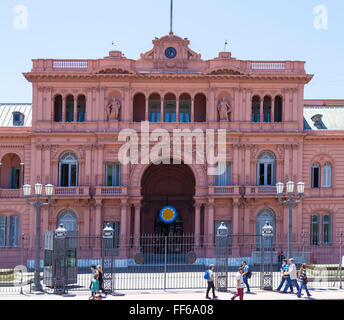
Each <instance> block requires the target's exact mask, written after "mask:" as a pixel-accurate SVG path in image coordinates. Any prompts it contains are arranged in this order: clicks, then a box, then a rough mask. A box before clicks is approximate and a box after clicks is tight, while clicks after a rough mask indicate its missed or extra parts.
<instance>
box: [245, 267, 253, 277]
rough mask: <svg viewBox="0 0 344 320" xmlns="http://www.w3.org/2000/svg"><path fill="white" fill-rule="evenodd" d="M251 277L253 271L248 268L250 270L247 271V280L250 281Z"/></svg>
mask: <svg viewBox="0 0 344 320" xmlns="http://www.w3.org/2000/svg"><path fill="white" fill-rule="evenodd" d="M251 276H252V271H251V268H250V267H248V270H247V273H246V278H247V279H250V278H251Z"/></svg>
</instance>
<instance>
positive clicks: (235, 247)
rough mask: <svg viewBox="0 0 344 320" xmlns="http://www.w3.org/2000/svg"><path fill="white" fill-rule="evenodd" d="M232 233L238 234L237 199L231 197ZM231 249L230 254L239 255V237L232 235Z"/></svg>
mask: <svg viewBox="0 0 344 320" xmlns="http://www.w3.org/2000/svg"><path fill="white" fill-rule="evenodd" d="M232 225H233V234H239V233H240V232H239V199H236V198H235V199H233V221H232ZM232 247H233V250H232V255H234V256H238V255H239V249H240V248H239V239H238V237H233V244H232Z"/></svg>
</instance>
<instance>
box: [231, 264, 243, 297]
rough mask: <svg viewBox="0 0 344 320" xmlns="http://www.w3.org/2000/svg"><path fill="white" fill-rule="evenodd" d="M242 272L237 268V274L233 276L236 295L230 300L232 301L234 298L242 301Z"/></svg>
mask: <svg viewBox="0 0 344 320" xmlns="http://www.w3.org/2000/svg"><path fill="white" fill-rule="evenodd" d="M243 271H244V268H242V267H239V269H238V273H237V274H236V275H235V282H236V288H237V293H236V294H235V295H234V296H233V297H232V298H231V300H234V299H235V298H236V297H240V300H244V288H245V283H244V280H243V277H242V273H243Z"/></svg>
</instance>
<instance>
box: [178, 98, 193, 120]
mask: <svg viewBox="0 0 344 320" xmlns="http://www.w3.org/2000/svg"><path fill="white" fill-rule="evenodd" d="M190 120H191V97H190V95H188V94H187V93H183V94H182V95H181V96H180V97H179V122H190Z"/></svg>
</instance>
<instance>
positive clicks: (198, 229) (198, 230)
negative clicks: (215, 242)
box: [195, 203, 202, 247]
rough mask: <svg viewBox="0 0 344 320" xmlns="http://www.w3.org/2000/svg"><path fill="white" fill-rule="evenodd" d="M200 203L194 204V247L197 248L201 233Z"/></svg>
mask: <svg viewBox="0 0 344 320" xmlns="http://www.w3.org/2000/svg"><path fill="white" fill-rule="evenodd" d="M201 205H202V204H201V203H196V204H195V245H196V246H197V247H198V246H199V244H200V233H201Z"/></svg>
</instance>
